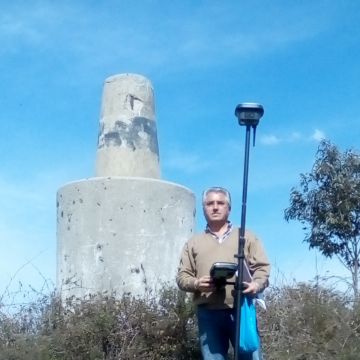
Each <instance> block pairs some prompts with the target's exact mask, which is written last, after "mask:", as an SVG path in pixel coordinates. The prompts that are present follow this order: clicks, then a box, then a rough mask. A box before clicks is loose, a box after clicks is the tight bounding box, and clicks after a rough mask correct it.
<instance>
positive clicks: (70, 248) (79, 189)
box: [57, 74, 195, 298]
mask: <svg viewBox="0 0 360 360" xmlns="http://www.w3.org/2000/svg"><path fill="white" fill-rule="evenodd" d="M194 221H195V197H194V195H193V193H192V192H191V191H190V190H189V189H187V188H185V187H183V186H181V185H178V184H175V183H171V182H167V181H163V180H160V163H159V150H158V141H157V133H156V119H155V110H154V94H153V88H152V86H151V83H150V81H149V80H147V79H146V78H144V77H143V76H140V75H135V74H121V75H115V76H112V77H109V78H108V79H106V81H105V85H104V92H103V100H102V109H101V116H100V132H99V138H98V149H97V159H96V177H93V178H89V179H85V180H79V181H75V182H72V183H69V184H67V185H64V186H63V187H62V188H60V189H59V190H58V194H57V241H58V251H57V288H58V290H59V291H61V295H62V298H67V297H70V296H76V297H84V296H86V295H88V294H94V293H99V292H104V291H106V292H108V293H109V292H111V293H113V292H115V293H116V294H118V295H121V294H123V293H132V294H133V295H143V294H144V292H145V290H146V289H156V288H159V287H161V286H162V284H163V283H164V282H170V283H171V284H174V278H175V274H176V270H177V265H178V258H179V254H180V251H181V248H182V246H183V244H184V242H185V241H186V240H187V239H188V238H189V237H190V236H191V234H192V232H193V229H194Z"/></svg>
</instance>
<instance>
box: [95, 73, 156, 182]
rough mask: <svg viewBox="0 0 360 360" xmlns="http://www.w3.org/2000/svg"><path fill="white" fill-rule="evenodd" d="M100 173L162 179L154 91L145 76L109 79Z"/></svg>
mask: <svg viewBox="0 0 360 360" xmlns="http://www.w3.org/2000/svg"><path fill="white" fill-rule="evenodd" d="M96 176H141V177H149V178H154V179H159V178H160V164H159V148H158V140H157V134H156V122H155V106H154V91H153V88H152V86H151V83H150V81H149V80H148V79H146V78H144V77H143V76H140V75H134V74H132V75H129V74H122V75H115V76H112V77H109V78H108V79H106V81H105V86H104V94H103V102H102V108H101V116H100V133H99V140H98V150H97V161H96Z"/></svg>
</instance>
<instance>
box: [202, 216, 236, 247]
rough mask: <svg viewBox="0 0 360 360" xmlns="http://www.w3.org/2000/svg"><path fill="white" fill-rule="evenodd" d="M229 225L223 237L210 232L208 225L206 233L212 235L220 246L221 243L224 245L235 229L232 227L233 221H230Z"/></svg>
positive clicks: (207, 225)
mask: <svg viewBox="0 0 360 360" xmlns="http://www.w3.org/2000/svg"><path fill="white" fill-rule="evenodd" d="M227 224H228V226H227V229H226V231H225V232H224V234H223V235H221V236H218V235H216V234H215V233H214V232H212V231H211V230H210V228H209V224H206V228H205V232H206V233H208V234H211V235H212V236H213V237H214V238H215V239H216V240H217V241H218V242H219V244H221V243H223V242H224V241H225V239H226V238H227V237H229V235H230V233H231V230H232V228H233V225H232V223H231V221H228V222H227Z"/></svg>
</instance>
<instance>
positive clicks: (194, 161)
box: [163, 152, 210, 174]
mask: <svg viewBox="0 0 360 360" xmlns="http://www.w3.org/2000/svg"><path fill="white" fill-rule="evenodd" d="M163 164H164V166H165V167H167V168H170V169H172V170H179V171H182V172H184V173H187V174H194V173H199V172H201V171H203V170H206V169H207V168H209V166H210V163H209V162H208V161H206V160H204V159H202V158H201V157H200V156H199V155H197V154H191V153H187V154H186V153H180V152H173V153H171V152H170V153H169V155H168V156H167V158H166V159H165V160H164V162H163Z"/></svg>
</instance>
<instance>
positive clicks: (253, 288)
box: [243, 281, 260, 295]
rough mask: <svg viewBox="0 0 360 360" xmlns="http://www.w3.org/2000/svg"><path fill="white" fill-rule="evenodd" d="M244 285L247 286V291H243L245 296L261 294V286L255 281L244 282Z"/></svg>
mask: <svg viewBox="0 0 360 360" xmlns="http://www.w3.org/2000/svg"><path fill="white" fill-rule="evenodd" d="M243 284H244V285H245V286H246V289H245V290H244V291H243V294H251V295H256V294H257V293H258V292H259V288H260V286H259V284H258V283H257V282H255V281H252V282H246V281H244V282H243Z"/></svg>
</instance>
